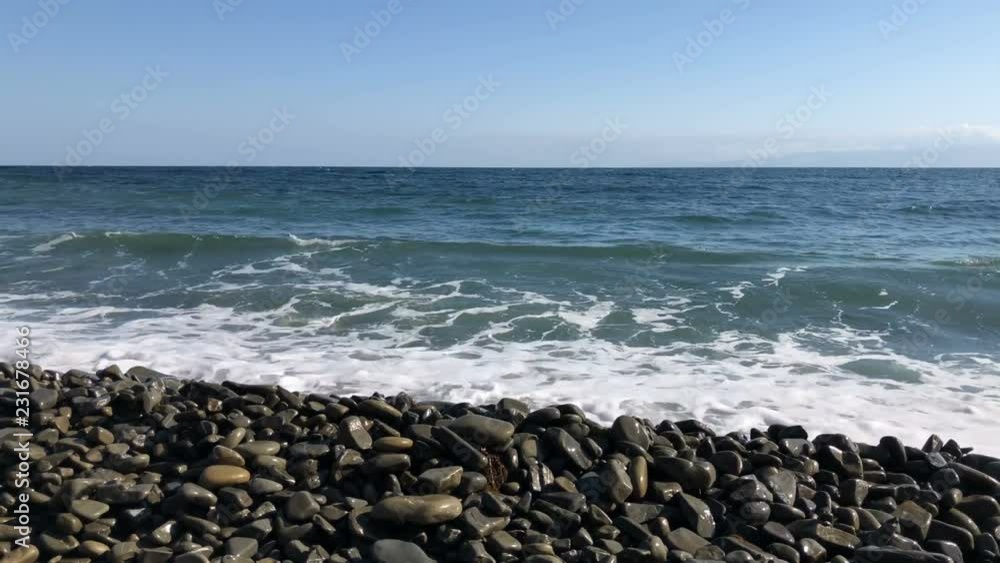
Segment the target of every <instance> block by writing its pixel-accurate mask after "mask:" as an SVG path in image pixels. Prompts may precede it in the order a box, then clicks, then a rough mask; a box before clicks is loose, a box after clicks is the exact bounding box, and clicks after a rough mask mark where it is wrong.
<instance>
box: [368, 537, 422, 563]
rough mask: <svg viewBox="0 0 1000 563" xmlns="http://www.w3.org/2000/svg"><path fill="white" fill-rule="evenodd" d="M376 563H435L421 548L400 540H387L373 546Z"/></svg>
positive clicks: (373, 556)
mask: <svg viewBox="0 0 1000 563" xmlns="http://www.w3.org/2000/svg"><path fill="white" fill-rule="evenodd" d="M372 558H373V559H374V560H375V562H376V563H433V561H434V560H433V559H431V558H430V557H428V556H427V554H426V553H424V550H423V549H421V548H420V546H418V545H416V544H414V543H410V542H406V541H400V540H393V539H385V540H379V541H377V542H375V544H374V545H373V546H372Z"/></svg>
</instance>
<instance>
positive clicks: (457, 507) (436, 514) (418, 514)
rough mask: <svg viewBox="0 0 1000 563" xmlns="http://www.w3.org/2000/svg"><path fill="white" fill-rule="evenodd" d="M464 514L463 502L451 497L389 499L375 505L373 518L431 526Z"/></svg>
mask: <svg viewBox="0 0 1000 563" xmlns="http://www.w3.org/2000/svg"><path fill="white" fill-rule="evenodd" d="M461 514H462V501H460V500H459V499H457V498H455V497H453V496H449V495H426V496H398V497H387V498H384V499H382V500H381V501H379V502H378V504H376V505H375V507H374V510H373V511H372V517H373V518H375V519H377V520H382V521H384V522H390V523H394V524H400V525H402V524H415V525H418V526H431V525H434V524H441V523H444V522H449V521H451V520H454V519H456V518H458V517H459V516H460V515H461Z"/></svg>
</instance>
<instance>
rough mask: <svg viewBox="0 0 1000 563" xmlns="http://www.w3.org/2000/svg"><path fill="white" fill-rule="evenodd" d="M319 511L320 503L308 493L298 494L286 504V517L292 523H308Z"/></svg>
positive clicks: (301, 492)
mask: <svg viewBox="0 0 1000 563" xmlns="http://www.w3.org/2000/svg"><path fill="white" fill-rule="evenodd" d="M319 510H320V506H319V503H318V502H316V499H314V498H313V496H312V494H310V493H309V492H308V491H298V492H296V493H295V494H293V495H292V496H291V497H289V499H288V502H287V503H286V504H285V516H286V517H287V518H288V519H289V520H291V521H292V522H308V521H309V520H312V517H313V516H315V515H317V514H319Z"/></svg>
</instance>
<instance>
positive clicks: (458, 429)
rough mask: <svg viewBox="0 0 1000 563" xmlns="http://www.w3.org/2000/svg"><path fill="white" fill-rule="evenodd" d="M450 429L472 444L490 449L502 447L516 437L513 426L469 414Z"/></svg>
mask: <svg viewBox="0 0 1000 563" xmlns="http://www.w3.org/2000/svg"><path fill="white" fill-rule="evenodd" d="M448 428H450V429H451V430H452V431H454V432H455V433H456V434H458V435H459V436H461V437H462V438H464V439H466V440H468V441H469V442H470V443H473V444H479V445H480V446H485V447H488V448H489V447H496V446H502V445H504V444H506V443H507V442H510V440H511V438H513V437H514V425H513V424H511V423H509V422H507V421H506V420H499V419H496V418H489V417H486V416H481V415H478V414H467V415H464V416H461V417H459V418H456V419H455V420H453V421H452V422H451V424H449V425H448Z"/></svg>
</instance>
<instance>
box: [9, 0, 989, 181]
mask: <svg viewBox="0 0 1000 563" xmlns="http://www.w3.org/2000/svg"><path fill="white" fill-rule="evenodd" d="M0 22H2V24H3V26H2V28H0V29H2V30H3V32H4V35H5V39H6V43H7V44H6V45H5V46H4V48H3V49H2V50H0V70H2V71H3V73H4V75H6V76H11V77H13V80H12V84H13V86H14V87H13V88H6V89H3V90H2V91H0V104H2V106H3V108H4V110H5V113H6V115H8V120H7V121H8V123H10V127H11V130H12V131H13V134H12V135H7V136H5V137H4V138H3V140H2V141H0V164H5V165H18V164H30V165H46V166H48V165H59V166H68V165H224V164H227V163H238V164H240V165H253V166H258V165H266V166H275V165H313V166H441V167H445V166H468V167H489V166H497V167H583V166H595V167H673V166H858V167H868V166H879V167H896V166H900V167H901V166H921V167H922V166H941V167H956V166H957V167H967V166H968V167H991V166H1000V107H998V106H997V104H996V103H995V98H996V92H997V91H998V86H1000V72H998V71H1000V68H998V63H997V61H996V60H991V59H990V58H989V55H990V54H994V55H995V54H996V53H998V52H1000V36H998V35H997V34H996V33H995V29H996V27H997V24H998V23H1000V5H997V4H996V3H995V2H987V1H985V0H972V1H969V2H962V3H948V2H942V1H939V0H906V1H903V0H896V1H891V0H876V1H861V0H848V1H845V2H838V3H836V4H834V3H830V4H822V5H821V4H812V3H810V4H798V3H794V2H791V1H777V2H766V3H765V2H761V1H759V0H718V1H709V2H698V3H673V2H672V3H662V2H653V1H640V2H634V3H630V4H628V10H627V11H623V10H622V6H621V5H620V4H612V3H608V2H600V1H599V0H575V1H574V0H562V1H561V2H560V1H557V0H544V1H541V2H527V1H515V2H508V3H504V4H502V5H500V4H473V5H466V4H461V3H458V2H453V1H445V2H434V3H431V2H426V3H422V2H419V1H416V0H375V1H372V2H366V3H326V2H318V1H313V2H301V3H297V4H295V5H294V6H288V5H277V4H272V3H261V2H256V3H255V2H239V1H237V0H216V1H215V2H212V3H209V2H194V1H191V0H182V1H178V2H171V3H158V4H141V5H140V4H131V3H125V2H102V3H84V2H73V1H71V0H17V1H10V2H5V3H3V4H2V5H0ZM994 59H995V57H994ZM984 61H985V63H984ZM984 65H985V66H984ZM984 69H985V70H984Z"/></svg>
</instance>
